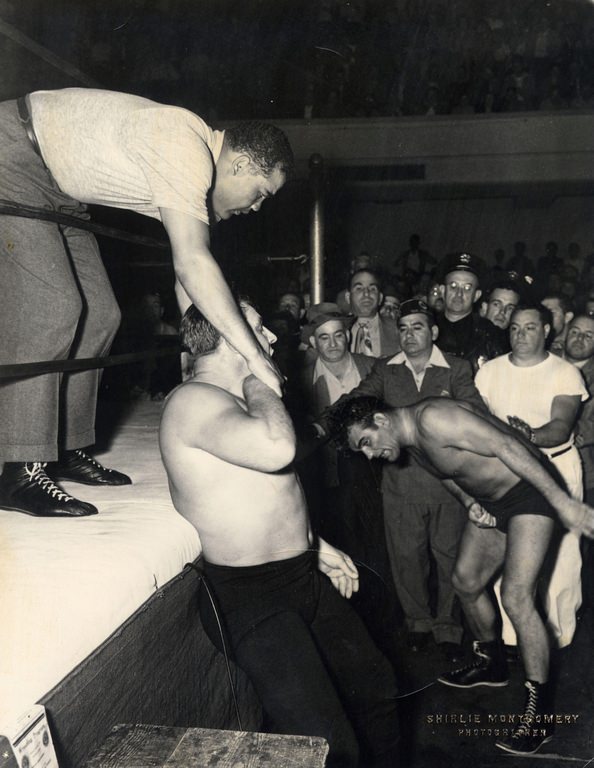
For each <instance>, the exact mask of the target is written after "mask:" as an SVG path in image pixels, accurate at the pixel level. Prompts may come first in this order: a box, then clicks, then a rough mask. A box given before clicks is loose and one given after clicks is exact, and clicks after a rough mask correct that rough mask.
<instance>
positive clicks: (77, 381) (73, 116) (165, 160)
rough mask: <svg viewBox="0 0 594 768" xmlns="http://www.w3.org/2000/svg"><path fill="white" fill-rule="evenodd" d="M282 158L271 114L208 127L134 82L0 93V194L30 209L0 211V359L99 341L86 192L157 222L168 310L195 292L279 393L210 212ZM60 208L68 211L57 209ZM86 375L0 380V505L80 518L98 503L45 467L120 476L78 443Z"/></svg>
mask: <svg viewBox="0 0 594 768" xmlns="http://www.w3.org/2000/svg"><path fill="white" fill-rule="evenodd" d="M292 164H293V159H292V153H291V149H290V147H289V144H288V141H287V139H286V137H285V135H284V134H283V133H282V132H281V131H280V130H279V129H277V128H275V127H274V126H268V125H265V124H262V123H241V124H238V125H236V126H233V128H232V129H230V130H228V131H215V130H213V129H212V128H210V127H209V126H208V125H206V123H205V122H204V121H203V120H201V119H200V118H199V117H198V116H197V115H194V114H192V113H191V112H189V111H187V110H185V109H181V108H177V107H171V106H166V105H162V104H157V103H156V102H153V101H150V100H149V99H144V98H142V97H140V96H134V95H130V94H125V93H116V92H111V91H103V90H92V89H85V88H65V89H63V90H56V91H36V92H34V93H31V94H29V95H28V96H27V97H25V98H21V99H18V100H17V101H7V102H3V103H2V104H0V169H1V170H0V198H2V199H3V200H4V201H5V202H6V201H8V202H9V203H11V204H14V205H16V206H20V207H22V206H27V207H28V208H29V209H31V208H33V209H35V210H34V213H35V211H40V212H41V213H42V214H43V216H41V217H39V216H35V215H32V216H29V217H13V216H7V215H3V216H0V285H1V286H2V300H1V301H0V325H1V326H2V332H3V343H2V345H1V348H0V364H14V363H30V362H38V361H54V360H65V359H67V358H82V359H84V358H95V357H103V356H105V355H107V354H108V352H109V349H110V346H111V342H112V340H113V337H114V335H115V333H116V330H117V328H118V325H119V320H120V311H119V308H118V306H117V303H116V300H115V297H114V295H113V291H112V289H111V286H110V284H109V280H108V277H107V274H106V272H105V269H104V267H103V264H102V262H101V257H100V254H99V249H98V246H97V242H96V240H95V238H94V236H93V235H92V234H91V233H90V232H89V231H87V230H85V229H84V228H81V227H78V226H76V224H77V220H84V219H87V218H88V215H87V213H86V209H87V208H86V206H87V204H97V205H106V206H109V207H115V208H124V209H128V210H132V211H135V212H137V213H140V214H142V215H144V216H149V217H152V218H156V219H158V220H160V221H162V223H163V225H164V227H165V229H166V231H167V234H168V236H169V240H170V243H171V250H172V257H173V267H174V271H175V278H176V285H175V287H176V295H177V299H178V303H179V305H180V310H181V312H182V313H183V311H184V310H185V309H186V308H187V307H188V306H189V305H190V304H191V303H194V304H195V305H196V306H198V307H200V308H201V309H202V310H203V311H204V313H205V314H206V315H207V316H208V318H209V319H210V320H211V321H212V322H213V324H214V325H215V326H216V327H217V328H218V329H219V330H220V331H221V333H222V334H223V336H224V337H225V338H226V339H227V340H228V341H229V342H230V343H231V344H232V345H233V347H234V348H235V349H237V350H238V351H239V352H240V354H241V355H243V356H244V358H245V359H246V361H247V363H248V366H249V369H250V370H251V371H252V373H254V374H255V375H257V376H258V377H259V378H261V379H262V381H264V382H265V383H267V384H268V385H269V386H271V387H273V388H274V389H275V390H276V391H277V392H278V393H280V374H279V373H278V371H277V369H276V366H275V365H274V364H273V363H272V361H271V360H270V358H269V357H268V356H267V355H266V354H265V353H264V351H263V350H262V348H261V347H260V346H259V345H258V344H257V342H256V340H255V337H254V334H253V333H252V331H251V330H250V328H249V327H248V326H247V324H246V322H245V320H244V318H243V316H242V314H241V312H240V311H239V309H238V307H237V305H236V303H235V301H234V299H233V297H232V295H231V293H230V291H229V288H228V286H227V283H226V281H225V278H224V276H223V274H222V272H221V270H220V268H219V266H218V264H217V262H216V261H215V259H214V257H213V255H212V253H211V248H210V230H209V227H210V224H211V223H215V222H217V221H220V220H223V219H229V218H230V217H231V216H233V215H238V214H242V213H249V212H250V211H258V210H259V209H260V207H261V205H262V203H263V201H264V200H265V199H266V198H269V197H272V196H273V195H275V194H276V193H277V192H278V191H279V190H280V188H281V187H282V186H283V184H284V183H285V180H286V177H287V174H288V173H290V172H291V168H292ZM63 214H69V215H70V217H71V221H72V224H71V223H69V222H66V223H65V222H63V221H62V222H61V223H58V218H57V217H59V216H60V215H63ZM47 216H49V217H50V220H49V221H48V220H47ZM52 217H53V218H52ZM44 219H45V220H44ZM82 223H84V222H83V221H81V224H82ZM98 382H99V368H98V367H95V368H93V369H90V370H83V371H80V372H76V373H72V374H61V373H51V374H44V375H38V376H34V377H28V378H19V379H10V380H8V381H4V382H3V386H2V392H1V395H0V424H1V425H2V429H1V432H0V456H1V457H2V459H3V460H5V462H6V464H5V465H4V471H3V474H2V477H1V478H0V506H2V507H4V508H7V509H13V510H17V511H20V512H25V513H27V514H30V515H34V516H52V517H53V516H65V517H80V516H84V515H90V514H95V513H96V512H97V509H96V508H95V507H94V506H93V505H92V504H87V503H85V502H83V501H79V500H78V499H76V498H74V497H72V496H70V495H68V494H66V493H65V492H64V491H63V490H62V489H61V488H60V486H59V485H58V484H57V481H59V480H70V481H73V482H79V483H85V484H88V485H122V484H127V483H130V482H131V481H130V478H128V477H127V476H126V475H123V474H122V473H119V472H115V471H114V470H108V469H106V468H105V467H103V466H102V465H100V464H99V463H98V462H96V461H95V460H94V459H93V458H92V457H91V456H89V455H88V454H87V453H86V451H85V450H83V449H84V448H86V447H87V446H89V445H92V444H93V443H94V441H95V408H96V400H97V389H98ZM48 462H50V464H49V465H48V464H47V463H48ZM46 469H47V471H46Z"/></svg>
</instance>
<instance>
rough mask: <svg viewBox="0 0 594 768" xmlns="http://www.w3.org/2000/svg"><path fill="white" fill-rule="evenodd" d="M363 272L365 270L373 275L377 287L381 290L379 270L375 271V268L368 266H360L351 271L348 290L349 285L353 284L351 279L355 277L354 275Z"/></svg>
mask: <svg viewBox="0 0 594 768" xmlns="http://www.w3.org/2000/svg"><path fill="white" fill-rule="evenodd" d="M363 272H367V274H368V275H373V277H374V278H375V281H376V283H377V284H378V286H379V289H380V291H381V290H382V279H381V276H380V274H379V272H377V271H376V270H375V269H371V268H368V267H361V268H360V269H356V270H355V271H354V272H351V274H350V277H349V290H350V288H351V285H352V284H353V280H354V279H355V277H356V276H357V275H360V274H362V273H363Z"/></svg>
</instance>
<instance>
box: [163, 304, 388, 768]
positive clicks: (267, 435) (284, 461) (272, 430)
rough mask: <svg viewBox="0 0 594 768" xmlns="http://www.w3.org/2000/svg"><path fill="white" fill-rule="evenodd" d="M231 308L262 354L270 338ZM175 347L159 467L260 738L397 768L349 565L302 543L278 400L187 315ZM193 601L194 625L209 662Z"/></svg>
mask: <svg viewBox="0 0 594 768" xmlns="http://www.w3.org/2000/svg"><path fill="white" fill-rule="evenodd" d="M241 308H242V310H243V313H244V315H245V318H246V320H247V322H248V324H249V326H250V327H251V328H252V329H253V331H254V333H255V335H256V338H257V339H258V341H259V343H260V344H261V345H262V347H263V348H264V350H265V351H266V352H267V353H268V352H270V350H271V345H272V344H273V342H274V341H275V337H274V336H273V334H271V333H270V331H268V330H267V329H266V328H265V327H263V326H262V320H261V318H260V316H259V314H258V313H257V311H256V310H255V309H254V307H253V306H251V305H250V304H249V303H247V302H245V301H243V302H241ZM181 336H182V342H183V343H184V345H185V346H187V347H188V348H189V350H190V351H191V352H192V354H194V355H196V357H197V360H196V365H195V368H194V375H193V377H192V378H191V379H190V380H188V381H186V382H185V383H183V384H181V385H180V386H179V387H178V388H177V389H175V390H174V391H173V393H172V394H171V395H170V396H169V398H168V400H167V402H166V405H165V408H164V412H163V417H162V422H161V429H160V446H161V454H162V457H163V462H164V464H165V468H166V470H167V474H168V477H169V486H170V490H171V495H172V498H173V502H174V504H175V507H176V509H177V510H178V511H179V512H180V513H181V514H182V515H183V516H184V517H186V518H187V519H188V520H189V521H190V522H191V523H192V524H193V525H194V526H195V527H196V529H197V530H198V533H199V534H200V540H201V542H202V547H203V557H204V563H203V566H204V578H205V581H206V583H207V585H208V587H209V589H210V592H211V593H212V594H213V595H214V597H215V602H216V604H217V609H218V612H219V615H220V617H221V620H222V623H223V625H224V631H225V635H226V637H225V642H226V644H227V646H228V647H229V648H230V649H231V652H232V655H233V657H234V659H235V661H236V663H237V664H238V666H239V667H241V668H242V669H243V670H244V671H245V672H246V673H247V675H248V676H249V678H250V679H251V681H252V683H253V685H254V688H255V690H256V692H257V693H258V695H259V697H260V699H261V702H262V705H263V708H264V711H265V714H266V718H267V725H268V727H269V729H270V730H272V731H275V732H278V733H292V734H304V735H312V736H323V737H324V738H326V739H327V741H328V743H329V746H330V753H329V757H328V763H327V764H328V765H329V766H341V767H342V766H345V767H347V768H351V767H352V768H355V767H356V766H359V765H365V766H385V768H388V766H389V767H390V768H393V766H398V764H399V759H398V742H399V735H398V721H397V712H396V701H395V698H396V695H397V688H396V681H395V678H394V674H393V670H392V668H391V666H390V665H389V663H388V661H387V660H386V659H385V658H384V657H383V655H382V654H381V653H380V652H379V651H378V649H377V648H376V647H375V646H374V644H373V642H372V640H371V639H370V637H369V635H368V634H367V631H366V629H365V628H364V626H363V624H362V623H361V621H360V619H359V618H358V616H357V615H356V613H355V611H354V610H353V609H352V608H351V606H350V605H349V604H348V602H347V600H346V599H345V598H349V597H350V596H351V595H352V593H353V592H354V591H356V590H357V588H358V573H357V569H356V567H355V565H354V564H353V562H352V560H351V559H350V558H349V557H348V556H347V555H345V554H343V553H342V552H339V551H338V550H336V549H334V548H333V547H331V546H330V545H329V544H327V543H326V542H325V541H323V540H321V539H319V540H318V541H316V542H315V543H314V537H313V535H312V531H311V528H310V524H309V520H308V515H307V509H306V506H305V501H304V497H303V493H302V490H301V486H300V484H299V481H298V479H297V476H296V474H295V472H294V470H293V468H292V466H291V462H292V460H293V456H294V452H295V436H294V432H293V426H292V424H291V420H290V418H289V416H288V414H287V411H286V410H285V408H284V406H283V403H282V401H281V400H280V398H279V397H278V396H277V395H276V394H275V392H274V391H273V390H272V389H270V388H269V387H268V386H266V385H265V384H264V383H263V382H262V381H260V380H259V379H257V378H256V377H255V376H253V375H251V374H250V371H249V369H248V367H247V364H246V362H245V360H244V358H243V357H242V356H241V355H239V354H238V353H237V352H236V351H235V349H233V347H231V346H230V345H229V344H228V342H227V341H226V340H225V339H224V338H222V337H221V336H220V334H219V333H218V331H217V330H216V329H215V328H214V327H213V326H212V325H211V324H210V323H209V322H208V321H207V320H205V318H204V317H203V316H202V315H201V314H200V313H199V311H198V310H197V309H196V308H195V307H194V306H193V305H192V306H190V307H189V309H188V310H187V311H186V313H185V315H184V318H183V320H182V324H181ZM205 592H206V590H204V589H203V590H202V591H201V615H202V619H203V622H204V625H205V628H206V631H207V633H208V635H209V637H210V638H211V640H212V641H213V643H214V644H215V645H216V646H217V647H218V648H219V649H220V648H221V640H220V637H219V632H218V629H217V624H216V617H215V616H214V612H213V609H212V606H211V605H210V603H209V601H208V595H205ZM360 759H361V761H362V762H359V760H360Z"/></svg>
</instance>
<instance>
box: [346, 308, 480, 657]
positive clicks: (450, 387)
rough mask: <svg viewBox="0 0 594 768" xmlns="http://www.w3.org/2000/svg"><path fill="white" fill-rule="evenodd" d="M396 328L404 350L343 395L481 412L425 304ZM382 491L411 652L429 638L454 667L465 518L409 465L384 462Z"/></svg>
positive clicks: (461, 365) (468, 376)
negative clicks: (441, 402) (457, 405)
mask: <svg viewBox="0 0 594 768" xmlns="http://www.w3.org/2000/svg"><path fill="white" fill-rule="evenodd" d="M398 330H399V331H400V343H401V345H402V351H401V352H399V353H398V354H396V355H394V356H393V357H389V358H384V359H381V360H378V361H376V363H375V365H374V366H373V370H372V371H371V373H370V374H369V376H367V378H366V379H365V380H364V381H362V382H361V384H360V385H359V386H358V387H357V388H356V389H354V390H353V391H352V392H351V393H350V394H349V395H348V396H347V397H349V398H350V397H359V396H361V395H371V396H374V397H378V398H380V399H381V400H383V401H384V402H385V403H387V404H388V405H389V406H391V407H401V406H407V405H411V404H413V403H417V402H418V401H419V400H423V399H424V398H426V397H436V396H437V397H452V398H455V399H457V400H466V401H468V402H470V403H472V404H473V405H474V406H476V407H478V408H480V409H481V410H484V404H483V402H482V400H481V397H480V395H479V393H478V391H477V389H476V387H475V386H474V382H473V379H472V371H471V368H470V365H469V364H468V363H467V362H466V361H464V360H460V359H458V358H456V357H454V356H452V355H449V354H444V353H443V352H442V351H441V350H440V349H439V348H438V347H437V346H435V344H434V342H435V340H436V339H437V337H438V334H439V330H438V327H437V324H436V320H435V316H434V315H433V312H432V310H431V309H430V308H429V306H428V305H427V303H426V302H425V301H423V300H421V299H409V300H408V301H404V302H402V304H401V305H400V318H399V320H398ZM382 494H383V512H384V523H385V531H386V541H387V545H388V552H389V556H390V563H391V567H392V575H393V578H394V583H395V585H396V592H397V594H398V598H399V600H400V603H401V605H402V608H403V611H404V614H405V620H406V626H407V629H408V645H409V648H410V649H411V650H413V651H421V650H422V649H423V648H425V647H426V646H427V645H428V643H429V640H430V639H431V636H433V639H434V640H435V641H436V643H437V644H438V646H439V647H440V649H441V650H442V652H443V654H444V655H445V656H446V658H447V659H448V660H451V661H454V662H455V661H456V660H457V659H459V658H461V655H462V652H461V648H460V642H461V639H462V626H461V624H460V620H459V614H458V613H457V611H456V608H455V605H454V590H453V587H452V584H451V576H452V572H453V568H454V563H455V558H456V554H457V550H458V544H459V540H460V536H461V533H462V529H463V527H464V525H465V522H466V517H467V515H466V513H465V511H464V509H463V507H462V506H461V505H460V504H459V503H458V501H457V500H455V499H454V497H453V496H451V495H450V493H449V492H448V491H446V490H445V489H444V487H443V485H442V484H441V483H440V482H439V480H437V479H436V478H435V477H433V476H432V475H430V474H429V473H428V472H426V471H425V470H424V469H422V468H421V467H420V466H419V465H418V464H416V463H415V462H409V463H408V464H406V465H402V464H390V463H387V462H384V463H383V474H382ZM429 552H431V553H432V555H433V557H434V559H435V562H436V564H437V568H436V574H437V582H438V584H437V589H438V597H437V611H436V616H435V617H433V616H432V615H431V609H430V598H429V585H428V573H429Z"/></svg>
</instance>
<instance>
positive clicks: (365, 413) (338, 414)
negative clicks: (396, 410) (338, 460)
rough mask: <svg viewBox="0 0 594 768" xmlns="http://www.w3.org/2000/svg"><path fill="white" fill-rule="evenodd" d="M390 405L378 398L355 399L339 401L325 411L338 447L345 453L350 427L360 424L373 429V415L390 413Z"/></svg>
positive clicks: (329, 427)
mask: <svg viewBox="0 0 594 768" xmlns="http://www.w3.org/2000/svg"><path fill="white" fill-rule="evenodd" d="M390 410H391V408H390V406H389V405H386V403H384V401H383V400H380V398H378V397H369V396H367V397H353V398H351V399H347V400H345V401H339V402H338V403H336V404H335V405H332V406H330V408H327V409H326V410H325V411H324V417H325V419H326V423H327V425H328V433H329V434H330V437H331V438H332V439H333V440H334V442H335V443H336V447H337V448H338V449H339V450H341V451H344V452H348V451H349V450H350V447H349V427H352V426H353V424H360V425H361V426H362V427H363V428H365V427H373V426H374V421H373V415H374V414H375V413H386V412H387V411H390Z"/></svg>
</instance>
